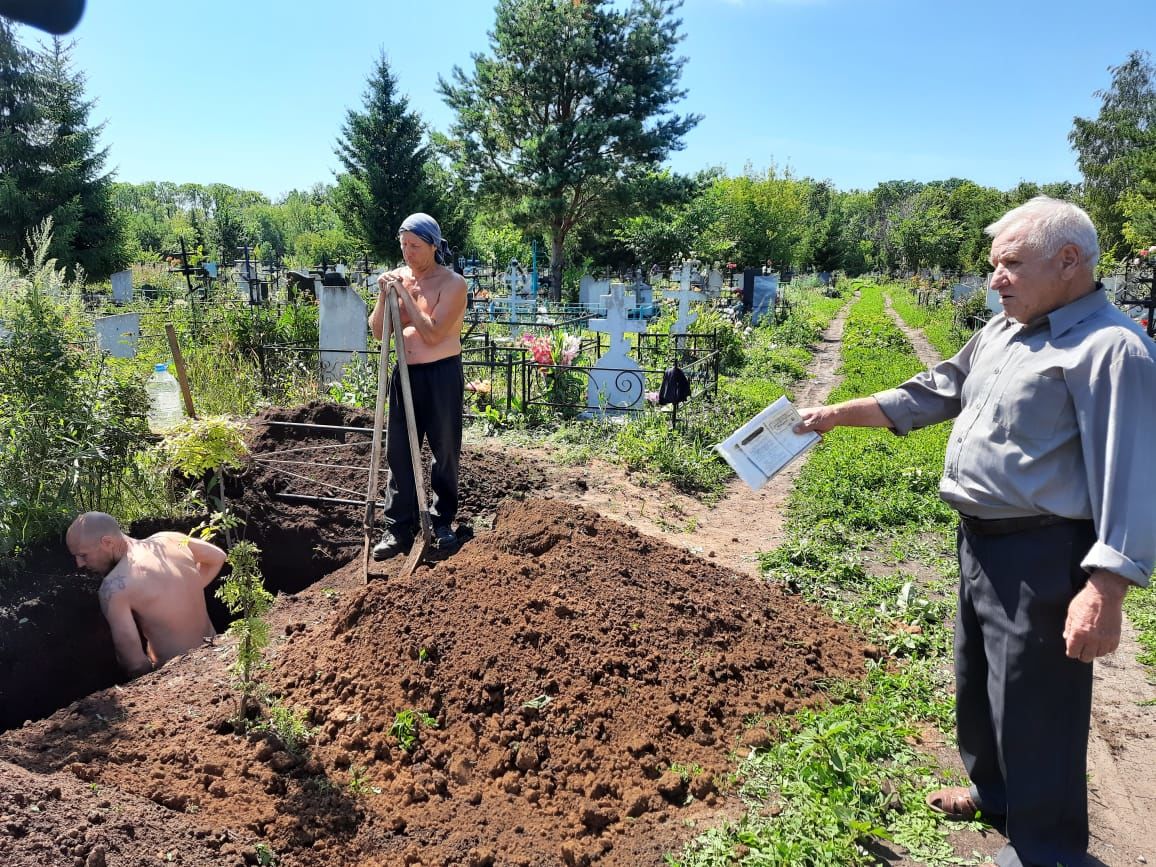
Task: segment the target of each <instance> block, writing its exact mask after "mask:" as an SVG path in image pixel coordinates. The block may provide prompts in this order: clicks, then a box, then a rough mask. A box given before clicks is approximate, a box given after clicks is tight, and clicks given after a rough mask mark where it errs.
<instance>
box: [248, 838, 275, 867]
mask: <svg viewBox="0 0 1156 867" xmlns="http://www.w3.org/2000/svg"><path fill="white" fill-rule="evenodd" d="M253 853H254V854H255V855H256V856H257V863H258V864H259V865H260V867H275V865H276V864H277V863H278V859H277V853H276V852H274V851H273V849H272V848H271V847H270V846H269V844H268V843H257V844H256V845H255V846H254V847H253Z"/></svg>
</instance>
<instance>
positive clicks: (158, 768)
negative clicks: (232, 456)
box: [0, 499, 863, 867]
mask: <svg viewBox="0 0 1156 867" xmlns="http://www.w3.org/2000/svg"><path fill="white" fill-rule="evenodd" d="M394 562H395V563H396V561H394ZM274 625H275V628H276V630H277V633H278V635H280V636H282V640H280V641H278V642H277V644H276V646H275V647H274V649H273V651H272V652H271V653H270V659H269V662H270V668H269V669H268V671H267V672H266V675H265V680H266V682H267V683H268V685H269V687H270V689H271V690H272V692H273V693H274V694H276V695H279V696H280V701H281V702H282V703H283V704H284V705H286V706H288V707H291V708H297V709H299V710H301V711H303V712H304V713H305V714H306V715H307V718H308V720H309V724H310V725H311V726H312V727H313V728H314V729H315V734H314V737H313V739H312V741H311V743H310V745H309V749H308V754H307V756H303V757H298V756H294V755H292V754H291V753H289V752H287V751H286V750H285V749H284V745H283V744H282V743H280V742H278V741H277V740H276V739H273V738H261V737H257V736H253V735H249V736H241V735H237V734H234V733H232V732H231V730H230V729H229V727H228V726H227V725H226V724H224V722H223V720H224V719H225V718H226V717H227V716H228V715H229V713H230V711H231V709H232V697H231V696H230V695H229V693H228V674H227V672H226V671H225V666H226V665H227V661H228V660H227V656H228V653H227V652H222V648H219V647H218V648H206V649H203V650H199V651H196V652H194V653H192V654H190V655H189V656H187V657H185V658H183V659H180V660H177V661H175V662H174V663H172V664H170V665H169V666H166V668H165V669H163V670H162V671H161V672H158V673H157V674H155V675H150V676H147V677H145V678H143V679H141V680H139V681H135V682H134V683H132V684H130V685H129V686H127V687H124V688H120V689H117V690H108V691H105V692H103V693H98V694H96V695H94V696H91V697H90V698H88V699H86V700H85V701H83V702H81V703H79V704H78V705H76V706H73V707H72V708H70V709H65V710H62V711H60V712H58V713H57V714H55V715H53V717H51V718H50V719H48V720H46V721H44V722H42V723H38V724H34V725H30V726H26V727H25V728H23V729H21V730H18V731H13V732H10V733H8V734H6V735H4V736H3V737H2V738H0V758H3V759H4V760H7V761H12V762H15V763H17V764H19V765H22V766H24V767H25V768H28V769H32V770H35V771H38V772H40V773H54V772H59V771H65V772H67V773H70V774H71V775H72V776H75V777H78V778H80V779H81V780H82V781H84V782H88V783H91V784H93V786H94V787H98V788H100V789H101V790H104V789H106V788H108V789H113V790H115V791H116V792H118V793H125V794H128V795H132V796H134V797H141V798H145V799H148V800H150V801H152V802H155V803H158V804H161V805H162V806H165V807H166V808H168V809H170V810H172V811H174V813H176V814H179V816H178V817H177V818H179V819H180V821H181V822H182V823H188V824H189V827H192V828H194V829H197V831H198V832H200V833H202V836H201V837H196V836H195V835H194V839H195V840H197V842H198V843H199V844H201V845H210V846H211V847H213V851H215V852H216V853H217V855H218V858H219V860H218V861H217V862H216V863H220V864H234V863H235V864H240V863H242V861H244V859H245V858H246V856H248V858H249V859H250V861H252V860H253V859H255V858H256V857H257V856H256V850H255V848H254V847H255V846H256V845H257V844H258V843H261V844H263V845H266V846H268V847H270V849H271V850H272V851H273V852H276V853H277V855H278V857H279V858H280V861H279V863H280V864H283V865H314V864H316V865H321V864H325V865H330V864H338V863H339V864H364V865H394V864H397V865H401V864H439V865H440V864H445V865H450V864H455V865H456V864H473V865H486V864H491V865H492V864H522V865H539V864H540V865H547V864H549V865H555V864H560V863H561V864H591V863H595V862H597V863H600V864H632V865H634V864H659V863H661V861H662V858H661V855H662V852H664V851H669V850H671V849H675V848H677V847H678V846H679V845H680V843H681V841H683V840H684V839H685V838H686V837H688V836H690V835H691V834H693V833H694V831H693V829H692V828H691V827H689V826H690V825H691V824H693V823H694V822H695V821H696V820H698V819H704V818H708V817H713V816H715V815H716V814H717V813H718V812H720V811H725V810H727V809H728V808H729V809H731V810H734V809H735V808H736V806H737V805H736V804H734V803H733V801H734V799H728V798H727V797H726V796H725V788H726V784H725V781H724V779H723V772H724V770H725V769H726V768H727V767H728V753H729V752H730V751H732V750H734V749H735V748H736V747H737V748H743V745H744V744H746V745H748V746H749V745H750V744H754V743H761V742H764V741H765V739H766V733H765V731H764V730H763V729H762V728H760V727H757V726H756V727H755V728H754V729H752V730H748V729H746V724H747V722H748V721H749V720H750V719H751V718H752V717H755V716H758V715H763V714H770V715H773V714H776V713H779V712H789V711H791V710H794V709H795V708H797V707H799V706H801V705H805V704H809V703H811V702H814V701H816V700H817V697H818V696H819V687H820V684H821V682H822V681H824V680H827V679H830V678H836V677H855V676H857V675H858V674H859V673H860V672H861V671H862V668H863V647H862V645H861V644H859V643H858V641H857V640H856V639H855V638H853V637H852V636H849V635H848V634H847V631H846V629H845V628H844V627H841V626H838V625H836V624H834V623H833V622H831V621H829V620H828V619H827V618H826V617H825V616H824V615H822V614H821V613H820V612H818V611H816V610H814V609H812V608H809V607H807V606H805V605H804V604H803V603H802V602H800V601H799V600H797V599H795V598H792V597H786V596H783V595H782V594H780V593H779V592H778V591H777V590H776V589H775V588H774V587H773V586H770V585H766V584H763V583H761V582H754V581H752V580H751V579H750V578H746V577H742V576H739V575H737V574H735V573H732V572H730V571H728V570H726V569H723V568H720V567H718V566H715V565H714V564H712V563H710V562H708V561H705V560H702V559H698V558H696V557H694V556H693V555H690V554H688V553H686V552H683V551H680V550H678V549H674V548H671V547H668V546H667V545H665V544H663V543H662V542H660V541H657V540H654V539H651V538H649V537H645V536H640V535H639V534H638V533H637V532H636V531H634V530H632V529H629V528H627V527H625V526H623V525H620V524H617V523H614V522H612V521H608V520H606V519H603V518H600V517H598V516H597V515H595V514H592V513H588V512H584V511H582V510H580V509H576V508H574V507H572V506H567V505H564V504H561V503H559V502H555V501H551V500H539V499H528V500H524V501H520V502H508V503H506V504H505V505H504V506H502V508H501V509H500V511H499V513H498V515H497V518H496V519H495V522H494V529H493V530H492V531H489V532H481V533H479V534H478V536H477V537H476V538H475V539H474V540H473V541H472V542H471V543H470V544H468V545H467V546H465V547H464V548H463V549H462V550H461V551H460V552H459V553H458V554H457V555H455V556H454V557H452V558H450V559H449V560H446V561H444V562H440V563H437V564H434V565H433V566H432V567H429V568H421V569H419V570H418V571H417V572H416V574H415V575H414V576H412V578H410V579H408V580H404V581H403V580H400V579H396V578H390V579H388V580H381V581H374V582H372V583H371V584H370V585H369V586H364V585H361V584H360V583H359V568H358V565H357V564H351V565H349V566H347V567H345V568H344V569H342V570H341V571H339V572H338V573H335V574H333V575H330V576H328V577H327V578H326V579H325V580H324V581H322V582H319V583H318V585H317V586H315V587H313V588H311V589H310V590H308V591H306V592H304V593H301V594H299V595H296V596H285V597H282V598H281V599H280V600H279V601H278V605H277V608H276V610H275V615H274ZM225 644H226V645H227V642H226V643H225ZM226 649H227V648H226ZM403 712H412V716H411V719H413V720H416V723H415V725H414V726H413V727H412V732H411V733H412V734H413V735H414V740H413V743H412V744H410V745H409V749H406V748H405V746H403V744H402V743H401V742H400V740H399V735H398V731H397V729H396V727H395V722H396V721H397V718H398V714H400V713H403ZM424 715H428V718H429V720H430V721H429V722H427V723H425V724H423V723H422V722H420V720H421V719H423V718H424ZM403 734H404V733H403ZM0 767H2V765H0ZM14 809H15V815H17V819H16V821H17V822H20V821H22V820H21V819H20V815H22V813H21V811H20V810H19V809H16V808H14ZM143 820H144V819H142V821H143ZM181 827H184V825H183V824H182V826H181ZM210 831H211V832H212V833H211V834H210ZM222 834H223V836H222ZM31 836H32V835H31V834H28V835H27V836H26V837H25V838H21V840H16V841H15V842H16V844H17V846H16V848H15V850H14V851H15V854H14V855H13V856H12V858H10V859H9V861H8V863H10V864H12V865H13V867H24V865H31V864H34V863H39V862H37V861H35V860H32V856H31V855H30V854H29V853H30V849H29V844H27V843H24V842H22V840H25V839H27V837H31ZM117 842H118V845H119V846H120V848H119V849H118V852H119V853H120V854H122V855H124V856H125V857H126V859H127V858H128V857H129V856H130V855H133V854H134V852H135V850H134V849H133V847H132V846H131V844H129V843H128V842H126V841H117ZM150 854H151V855H152V856H153V857H155V852H153V853H150ZM197 857H198V856H197V855H196V853H195V852H194V851H190V852H189V854H188V858H189V859H190V860H188V861H181V862H180V863H191V864H199V863H201V862H199V861H197V860H196V858H197ZM109 863H110V864H111V863H136V862H134V861H131V860H123V861H119V862H117V861H113V860H112V859H111V858H110V859H109Z"/></svg>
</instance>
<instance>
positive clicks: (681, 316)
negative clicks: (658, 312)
mask: <svg viewBox="0 0 1156 867" xmlns="http://www.w3.org/2000/svg"><path fill="white" fill-rule="evenodd" d="M698 264H699V263H698V261H697V260H695V259H687V260H686V261H684V262H683V263H682V268H681V269H680V270H678V271H676V272H675V273H674V274H672V275H671V276H672V277H673V278H674V279H676V280H678V284H679V288H678V289H677V290H674V291H671V290H669V289H668V290H667V292H666V297H667V298H674V299H676V300H677V301H678V318H677V319H676V320H675V321H674V324H672V325H671V326H670V333H671V334H674V335H677V337H676V338H675V342H676V344H677V346H678V348H679V349H680V350H681V349H682V348H683V345H684V344H685V343H686V333H687V331H689V330H690V326H692V325H693V324H694V323H695V321H696V320H697V319H698V314H697V313H695V312H693V311H692V310H691V309H690V302H691V301H702V300H703V299H704V297H705V296H704V295H703V294H702V293H701V292H699V291H697V290H695V289H692V288H691V285H690V284H691V281H692V280H694V279H695V278H696V277H697V276H698Z"/></svg>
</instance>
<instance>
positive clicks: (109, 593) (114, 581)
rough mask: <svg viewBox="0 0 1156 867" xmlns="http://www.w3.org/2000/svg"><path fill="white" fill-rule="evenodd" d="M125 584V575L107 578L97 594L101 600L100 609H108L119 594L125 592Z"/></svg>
mask: <svg viewBox="0 0 1156 867" xmlns="http://www.w3.org/2000/svg"><path fill="white" fill-rule="evenodd" d="M124 587H125V582H124V576H123V575H112V576H109V577H108V578H105V579H104V581H103V582H101V585H100V591H99V593H98V594H97V595H98V597H99V599H100V607H101V608H108V603H109V601H110V600H111V599H112V597H113V596H115V595H116V594H117V593H120V592H122V591H123V590H124Z"/></svg>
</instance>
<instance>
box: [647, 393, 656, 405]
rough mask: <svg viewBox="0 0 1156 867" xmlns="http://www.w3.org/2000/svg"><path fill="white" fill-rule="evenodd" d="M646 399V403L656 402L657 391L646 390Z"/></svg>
mask: <svg viewBox="0 0 1156 867" xmlns="http://www.w3.org/2000/svg"><path fill="white" fill-rule="evenodd" d="M646 401H647V403H658V392H657V391H648V392H647V393H646Z"/></svg>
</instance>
